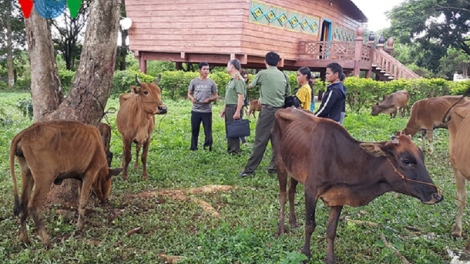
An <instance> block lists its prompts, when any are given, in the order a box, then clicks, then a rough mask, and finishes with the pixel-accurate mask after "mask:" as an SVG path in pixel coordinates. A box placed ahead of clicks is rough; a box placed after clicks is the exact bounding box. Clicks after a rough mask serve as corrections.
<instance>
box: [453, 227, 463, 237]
mask: <svg viewBox="0 0 470 264" xmlns="http://www.w3.org/2000/svg"><path fill="white" fill-rule="evenodd" d="M452 236H453V237H462V231H461V230H456V228H454V230H453V231H452Z"/></svg>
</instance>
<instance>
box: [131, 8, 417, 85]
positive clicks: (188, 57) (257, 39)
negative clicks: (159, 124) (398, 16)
mask: <svg viewBox="0 0 470 264" xmlns="http://www.w3.org/2000/svg"><path fill="white" fill-rule="evenodd" d="M126 12H127V17H129V18H131V19H132V22H133V23H132V27H131V28H130V29H129V31H128V34H129V45H130V49H131V50H132V51H133V52H134V54H135V56H136V58H138V60H139V63H140V69H141V70H142V71H144V72H145V71H146V62H147V61H148V60H166V61H174V62H176V63H177V66H178V65H181V63H186V62H191V63H198V62H200V61H206V62H208V63H210V64H211V65H226V64H227V62H228V61H229V60H230V59H232V58H236V59H239V60H240V62H241V63H242V66H243V67H245V68H265V65H264V56H265V54H266V53H267V52H268V51H275V52H277V53H279V54H280V55H281V58H282V60H281V62H280V64H279V67H280V68H282V69H287V70H297V69H298V68H299V67H302V66H308V67H310V68H311V69H312V70H314V71H319V72H321V73H322V75H323V74H324V71H325V67H326V65H327V64H328V63H330V62H338V63H340V64H341V65H342V66H343V67H344V68H345V71H347V72H350V73H354V75H356V76H358V75H359V74H360V72H361V71H364V72H366V76H368V77H370V76H371V74H372V72H375V73H376V77H377V78H378V79H382V80H390V79H397V78H406V79H408V78H417V77H418V75H416V74H415V73H413V72H412V71H410V70H409V69H407V68H406V67H405V66H404V65H402V64H401V63H399V62H398V61H397V60H395V59H394V58H393V57H392V56H391V52H390V50H391V46H392V45H393V40H391V39H390V40H389V43H388V44H389V45H388V50H386V49H384V44H385V43H384V42H385V41H384V40H382V41H381V42H379V45H378V46H377V47H375V43H374V41H373V39H371V40H370V41H369V42H365V41H364V30H363V29H362V26H361V25H362V23H364V22H367V18H366V17H365V16H364V14H363V13H362V12H361V10H359V8H357V6H356V5H355V4H354V3H353V2H352V1H350V0H198V1H192V0H126Z"/></svg>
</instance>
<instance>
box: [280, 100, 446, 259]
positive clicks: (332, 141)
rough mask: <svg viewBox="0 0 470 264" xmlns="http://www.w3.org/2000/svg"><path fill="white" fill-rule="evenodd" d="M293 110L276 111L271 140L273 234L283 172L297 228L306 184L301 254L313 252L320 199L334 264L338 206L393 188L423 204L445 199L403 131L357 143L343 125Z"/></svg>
mask: <svg viewBox="0 0 470 264" xmlns="http://www.w3.org/2000/svg"><path fill="white" fill-rule="evenodd" d="M308 112H309V111H304V110H300V109H295V108H292V107H291V108H286V109H281V110H279V111H277V112H276V114H275V117H276V120H275V123H274V127H273V129H272V133H271V136H272V144H273V148H274V153H275V155H276V169H277V175H278V180H279V187H280V196H279V200H280V204H281V212H280V215H279V226H278V229H277V234H278V235H280V234H282V233H284V232H285V227H284V207H285V203H286V185H287V175H288V174H289V175H290V176H291V178H290V187H289V207H290V208H289V209H290V217H289V222H290V224H291V226H292V227H296V226H297V222H296V218H295V211H294V196H295V189H296V185H297V183H298V182H300V183H302V184H303V185H304V186H305V210H306V221H305V222H306V225H305V244H304V247H303V249H302V253H303V254H305V255H306V256H307V257H308V258H310V256H311V252H310V239H311V236H312V233H313V231H314V230H315V227H316V222H315V221H316V220H315V210H316V204H317V202H318V199H319V198H320V199H322V200H323V202H324V203H325V205H326V206H329V207H330V216H329V220H328V227H327V241H328V250H327V255H326V262H327V263H334V262H335V256H334V239H335V236H336V228H337V225H338V219H339V216H340V214H341V210H342V209H343V206H344V205H349V206H353V207H358V206H363V205H366V204H368V203H369V202H370V201H372V200H373V199H375V198H376V197H378V196H380V195H382V194H384V193H386V192H389V191H395V192H398V193H402V194H406V195H409V196H412V197H416V198H418V199H419V200H420V201H421V202H423V203H425V204H434V203H437V202H439V201H441V200H442V199H443V196H441V195H440V193H439V191H438V189H437V188H436V186H435V185H434V184H433V182H432V180H431V178H430V177H429V174H428V172H427V170H426V166H425V165H424V161H423V159H424V155H423V152H422V151H421V150H420V149H419V148H418V147H416V145H415V144H414V143H413V142H412V141H411V138H410V137H409V136H406V135H401V136H399V137H394V138H392V140H390V141H386V142H360V141H357V140H355V139H354V138H352V137H351V136H350V135H349V133H348V132H347V131H346V129H344V127H343V126H341V125H340V124H338V123H337V122H334V121H332V120H329V119H325V118H318V117H316V116H314V115H312V114H311V113H308Z"/></svg>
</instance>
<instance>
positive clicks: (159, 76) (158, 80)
mask: <svg viewBox="0 0 470 264" xmlns="http://www.w3.org/2000/svg"><path fill="white" fill-rule="evenodd" d="M161 79H162V75H161V74H159V75H158V77H157V79H155V84H156V85H158V84H159V83H160V80H161Z"/></svg>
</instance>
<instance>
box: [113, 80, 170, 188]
mask: <svg viewBox="0 0 470 264" xmlns="http://www.w3.org/2000/svg"><path fill="white" fill-rule="evenodd" d="M135 78H136V81H137V83H138V84H139V86H137V87H132V92H131V93H126V94H122V95H121V96H120V97H119V104H120V108H119V111H118V113H117V118H116V125H117V128H118V131H119V133H121V135H122V142H123V150H122V151H123V160H122V165H123V169H124V171H123V173H122V178H123V179H124V180H127V167H128V165H129V162H130V161H131V146H132V142H134V143H136V160H135V165H134V167H135V168H137V167H138V166H139V161H138V159H139V152H140V148H141V147H142V146H143V150H142V156H141V161H142V167H143V170H142V177H143V178H144V179H147V178H148V174H147V155H148V150H149V146H150V137H151V135H152V132H153V128H154V127H155V115H156V114H166V112H167V108H166V106H165V105H164V104H163V102H162V98H161V90H160V88H159V87H158V83H159V82H160V76H158V78H157V79H155V82H152V83H142V82H140V80H139V78H138V77H137V76H136V77H135Z"/></svg>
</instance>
